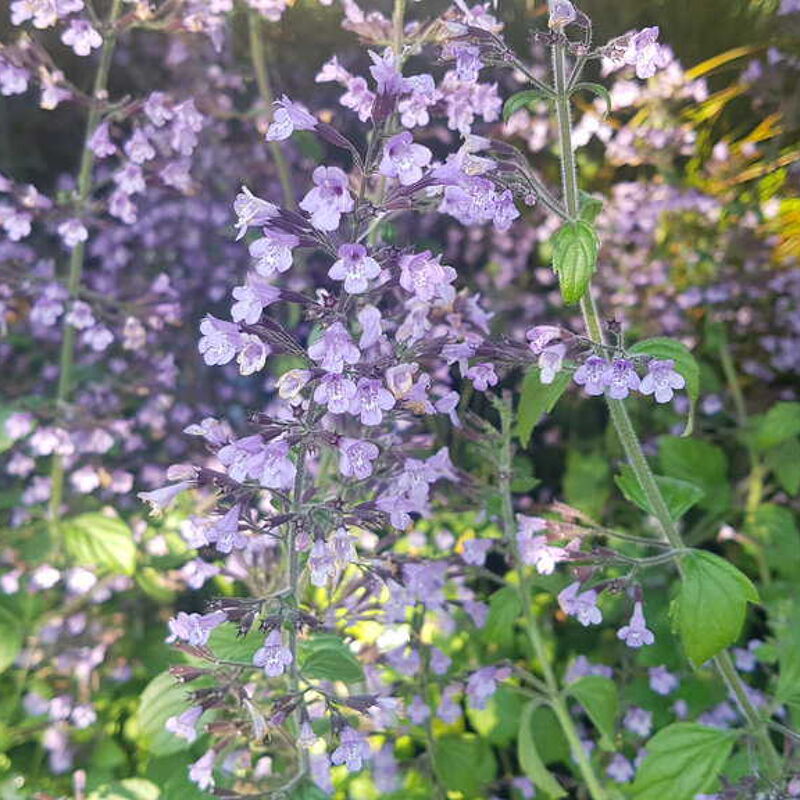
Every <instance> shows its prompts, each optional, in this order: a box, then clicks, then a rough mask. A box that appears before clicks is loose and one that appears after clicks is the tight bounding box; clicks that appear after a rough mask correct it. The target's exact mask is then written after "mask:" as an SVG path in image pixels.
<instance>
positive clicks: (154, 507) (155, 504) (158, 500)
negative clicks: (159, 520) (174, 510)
mask: <svg viewBox="0 0 800 800" xmlns="http://www.w3.org/2000/svg"><path fill="white" fill-rule="evenodd" d="M194 485H195V484H194V481H191V480H187V481H179V482H178V483H173V484H170V485H168V486H163V487H161V488H160V489H154V490H153V491H151V492H139V494H137V495H136V496H137V497H138V498H139V499H140V500H141V501H142V502H144V503H147V504H148V505H149V506H150V509H151V511H154V512H161V511H164V509H165V508H167V506H168V505H169V504H170V503H172V501H173V500H174V499H175V498H176V497H177V496H178V495H179V494H182V493H183V492H185V491H186V490H187V489H191V488H192V486H194Z"/></svg>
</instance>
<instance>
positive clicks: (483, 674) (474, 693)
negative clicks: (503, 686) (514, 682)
mask: <svg viewBox="0 0 800 800" xmlns="http://www.w3.org/2000/svg"><path fill="white" fill-rule="evenodd" d="M510 674H511V670H510V669H509V668H508V667H481V668H480V669H479V670H476V671H475V672H473V673H472V674H471V675H470V676H469V678H468V679H467V698H468V699H469V702H470V705H471V706H472V707H473V708H477V709H481V708H486V703H487V702H488V701H489V698H491V697H492V695H494V693H495V692H496V691H497V682H498V681H503V680H505V679H506V678H508V676H509V675H510Z"/></svg>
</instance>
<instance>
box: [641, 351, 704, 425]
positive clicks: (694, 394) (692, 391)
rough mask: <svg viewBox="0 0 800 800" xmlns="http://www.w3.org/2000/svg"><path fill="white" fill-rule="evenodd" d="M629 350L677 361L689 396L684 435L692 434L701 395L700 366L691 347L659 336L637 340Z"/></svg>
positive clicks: (677, 367) (676, 368)
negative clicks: (696, 407)
mask: <svg viewBox="0 0 800 800" xmlns="http://www.w3.org/2000/svg"><path fill="white" fill-rule="evenodd" d="M628 352H629V353H631V354H632V355H639V356H641V355H647V356H653V357H654V358H658V359H667V358H671V359H672V360H673V361H674V362H675V370H676V372H680V374H681V375H683V378H684V380H685V381H686V394H687V396H688V397H689V418H688V419H687V420H686V427H685V428H684V431H683V434H682V435H683V436H690V435H691V433H692V429H693V428H694V413H695V406H696V404H697V398H698V397H699V395H700V366H699V365H698V363H697V361H696V360H695V357H694V356H693V355H692V354H691V352H689V348H688V347H686V345H685V344H683V343H682V342H679V341H677V340H676V339H668V338H666V337H662V336H659V337H656V338H655V339H644V340H643V341H641V342H636V344H635V345H633V346H632V347H630V348H628Z"/></svg>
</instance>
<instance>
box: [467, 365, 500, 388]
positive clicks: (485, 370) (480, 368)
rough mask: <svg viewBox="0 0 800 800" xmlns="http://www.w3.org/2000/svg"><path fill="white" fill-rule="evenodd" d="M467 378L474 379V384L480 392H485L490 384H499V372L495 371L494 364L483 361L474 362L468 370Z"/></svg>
mask: <svg viewBox="0 0 800 800" xmlns="http://www.w3.org/2000/svg"><path fill="white" fill-rule="evenodd" d="M466 377H467V378H469V379H470V380H471V381H472V384H473V386H474V387H475V388H476V389H477V390H478V391H479V392H485V391H486V390H487V389H488V388H489V387H490V386H497V381H498V378H497V373H496V372H495V371H494V364H490V363H488V362H487V363H482V364H473V365H472V366H471V367H470V368H469V369H468V370H467V375H466Z"/></svg>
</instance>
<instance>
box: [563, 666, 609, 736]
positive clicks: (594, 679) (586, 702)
mask: <svg viewBox="0 0 800 800" xmlns="http://www.w3.org/2000/svg"><path fill="white" fill-rule="evenodd" d="M567 693H568V694H570V695H572V696H573V697H574V698H575V699H576V700H577V701H578V702H579V703H580V704H581V705H582V706H583V707H584V709H585V710H586V713H587V714H588V715H589V719H591V721H592V722H593V723H594V726H595V728H597V730H598V731H599V732H600V736H601V739H600V745H601V746H602V747H603V748H605V749H606V750H613V749H614V730H615V727H616V722H617V714H618V713H619V695H618V692H617V687H616V684H615V683H614V681H612V680H611V679H610V678H605V677H603V676H602V675H586V676H585V677H583V678H580V679H579V680H577V681H575V683H571V684H570V685H569V686H568V687H567Z"/></svg>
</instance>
